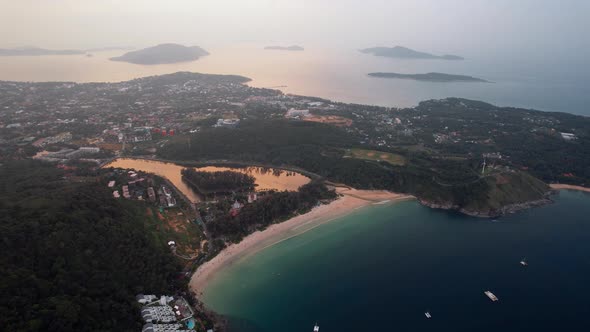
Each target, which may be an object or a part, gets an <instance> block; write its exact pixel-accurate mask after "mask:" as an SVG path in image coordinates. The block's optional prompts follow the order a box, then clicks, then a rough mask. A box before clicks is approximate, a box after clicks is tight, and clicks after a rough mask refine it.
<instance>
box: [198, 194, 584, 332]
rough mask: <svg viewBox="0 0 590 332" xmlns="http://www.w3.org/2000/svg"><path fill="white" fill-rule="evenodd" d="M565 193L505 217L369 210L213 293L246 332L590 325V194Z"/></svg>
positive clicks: (209, 292) (223, 282)
mask: <svg viewBox="0 0 590 332" xmlns="http://www.w3.org/2000/svg"><path fill="white" fill-rule="evenodd" d="M555 200H556V203H555V204H552V205H549V206H545V207H542V208H537V209H533V210H529V211H525V212H522V213H519V214H517V215H512V216H508V217H506V218H502V219H499V220H497V221H495V222H494V221H491V220H483V219H475V218H469V217H464V216H460V215H457V214H452V213H447V212H443V211H434V210H431V209H428V208H425V207H422V206H420V205H419V204H418V203H417V202H401V203H397V204H394V205H386V206H374V207H370V208H366V209H363V210H360V211H357V212H355V213H353V214H351V215H349V216H347V217H344V218H342V219H341V220H339V221H336V222H332V223H328V224H325V225H322V226H320V227H318V228H316V229H314V230H313V231H310V232H307V233H305V234H303V235H301V236H298V237H295V238H291V239H289V240H286V241H284V242H281V243H279V244H277V245H275V246H273V247H271V248H268V249H266V250H264V251H262V252H260V253H258V254H256V255H253V256H250V257H249V258H246V259H244V260H242V261H240V262H238V263H237V264H235V265H233V266H232V267H230V268H228V269H227V270H225V271H223V272H221V273H220V274H219V275H218V277H217V278H216V279H215V280H214V281H213V282H212V283H211V284H210V286H209V287H208V288H207V289H206V291H205V297H204V300H205V303H206V304H207V305H208V306H209V307H211V308H212V309H214V310H216V311H217V312H219V313H221V314H224V315H227V316H228V317H230V322H231V328H232V331H239V332H242V331H283V332H289V331H311V330H312V327H313V324H314V323H315V322H316V321H317V322H318V323H319V325H320V326H321V330H322V331H394V330H395V331H500V330H501V331H525V330H526V331H529V330H530V331H533V330H537V331H546V330H550V331H565V330H567V331H584V330H587V328H588V327H589V326H590V325H589V324H590V323H588V322H587V318H588V317H589V315H590V302H589V301H588V299H587V297H588V294H590V283H588V282H587V280H588V279H589V278H590V220H588V217H587V216H588V215H590V204H589V203H590V195H588V194H585V193H579V192H561V193H560V194H559V195H558V196H556V197H555ZM523 257H526V259H527V261H528V263H529V266H528V267H522V266H521V265H520V264H519V261H520V260H521V259H522V258H523ZM486 290H491V291H492V292H494V293H495V294H496V295H497V296H498V298H499V299H500V300H499V302H495V303H493V302H491V301H490V300H489V299H488V298H487V297H486V296H485V295H484V294H483V292H484V291H486ZM426 310H429V311H430V312H431V314H432V316H433V318H432V319H430V320H428V319H426V317H425V316H424V312H425V311H426Z"/></svg>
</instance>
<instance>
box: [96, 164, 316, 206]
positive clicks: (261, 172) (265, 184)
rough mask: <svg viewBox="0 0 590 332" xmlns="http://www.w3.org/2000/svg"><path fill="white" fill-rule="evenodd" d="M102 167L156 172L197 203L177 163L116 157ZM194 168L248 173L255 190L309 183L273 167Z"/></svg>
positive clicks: (195, 195)
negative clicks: (183, 179)
mask: <svg viewBox="0 0 590 332" xmlns="http://www.w3.org/2000/svg"><path fill="white" fill-rule="evenodd" d="M104 167H117V168H127V169H134V170H136V171H142V172H147V173H152V174H156V175H158V176H161V177H164V178H166V179H168V180H169V181H170V182H172V184H173V185H174V186H176V188H178V190H180V191H181V192H182V193H183V194H184V195H186V197H188V199H190V200H191V201H192V202H200V201H201V199H200V197H199V195H198V194H197V193H196V192H194V191H193V190H192V189H191V188H190V187H189V186H188V185H187V184H186V183H185V182H184V181H182V175H181V173H180V172H181V171H182V169H183V168H185V166H180V165H176V164H173V163H166V162H161V161H154V160H145V159H133V158H119V159H116V160H114V161H113V162H111V163H109V164H107V165H105V166H104ZM195 169H196V170H199V171H203V172H222V171H233V172H240V173H244V174H248V175H251V176H253V177H254V179H255V182H254V183H255V185H256V190H258V191H262V190H271V189H272V190H279V191H283V190H289V191H295V190H297V189H298V188H299V187H301V186H302V185H304V184H306V183H308V182H309V181H310V179H309V178H308V177H306V176H304V175H302V174H299V173H296V172H291V171H285V170H281V169H273V168H266V167H216V166H207V167H197V168H195Z"/></svg>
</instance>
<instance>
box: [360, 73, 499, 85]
mask: <svg viewBox="0 0 590 332" xmlns="http://www.w3.org/2000/svg"><path fill="white" fill-rule="evenodd" d="M367 75H369V76H371V77H379V78H398V79H406V80H415V81H426V82H439V83H447V82H479V83H491V82H489V81H486V80H483V79H481V78H477V77H473V76H465V75H453V74H445V73H436V72H432V73H426V74H399V73H369V74H367Z"/></svg>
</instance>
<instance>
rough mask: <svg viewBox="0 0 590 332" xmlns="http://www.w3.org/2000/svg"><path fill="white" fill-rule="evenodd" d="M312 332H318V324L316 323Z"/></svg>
mask: <svg viewBox="0 0 590 332" xmlns="http://www.w3.org/2000/svg"><path fill="white" fill-rule="evenodd" d="M313 332H320V326H319V325H318V323H316V324H315V326H314V327H313Z"/></svg>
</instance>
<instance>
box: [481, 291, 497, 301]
mask: <svg viewBox="0 0 590 332" xmlns="http://www.w3.org/2000/svg"><path fill="white" fill-rule="evenodd" d="M483 293H484V294H485V295H486V296H487V297H489V298H490V300H492V302H496V301H498V298H497V297H496V295H494V293H492V292H490V291H485V292H483Z"/></svg>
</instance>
